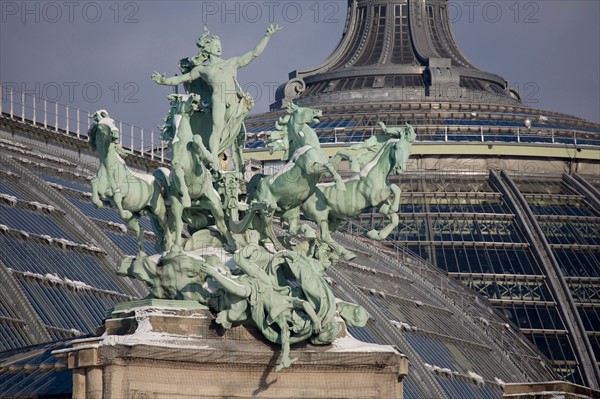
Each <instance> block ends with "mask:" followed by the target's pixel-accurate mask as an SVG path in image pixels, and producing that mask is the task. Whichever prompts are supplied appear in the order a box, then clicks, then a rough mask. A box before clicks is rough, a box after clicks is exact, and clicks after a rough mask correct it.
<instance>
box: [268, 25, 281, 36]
mask: <svg viewBox="0 0 600 399" xmlns="http://www.w3.org/2000/svg"><path fill="white" fill-rule="evenodd" d="M282 29H283V27H282V26H280V25H279V24H277V25H273V24H271V25H269V27H268V28H267V36H272V35H273V33H275V32H279V31H280V30H282Z"/></svg>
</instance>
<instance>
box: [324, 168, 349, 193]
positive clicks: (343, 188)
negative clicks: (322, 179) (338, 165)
mask: <svg viewBox="0 0 600 399" xmlns="http://www.w3.org/2000/svg"><path fill="white" fill-rule="evenodd" d="M323 166H324V167H325V169H327V171H328V172H329V174H330V175H331V176H332V177H333V180H334V181H335V188H336V189H338V190H339V191H346V185H345V184H344V181H343V180H342V176H340V175H339V173H338V172H337V171H336V170H335V168H334V167H333V165H332V164H330V163H325V164H323Z"/></svg>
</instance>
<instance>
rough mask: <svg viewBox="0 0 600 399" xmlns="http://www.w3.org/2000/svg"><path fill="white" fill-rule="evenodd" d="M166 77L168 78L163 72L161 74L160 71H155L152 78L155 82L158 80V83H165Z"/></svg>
mask: <svg viewBox="0 0 600 399" xmlns="http://www.w3.org/2000/svg"><path fill="white" fill-rule="evenodd" d="M165 79H166V78H165V75H162V74H160V73H158V72H154V73H153V74H152V80H153V81H155V82H156V83H158V84H163V83H165Z"/></svg>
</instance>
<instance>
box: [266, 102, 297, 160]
mask: <svg viewBox="0 0 600 399" xmlns="http://www.w3.org/2000/svg"><path fill="white" fill-rule="evenodd" d="M296 109H298V106H296V105H295V104H293V103H292V102H291V101H290V102H289V104H288V107H287V115H284V116H282V117H280V118H279V120H278V121H277V122H275V129H276V130H275V131H272V132H271V134H270V135H269V138H268V139H267V147H268V148H269V151H270V152H271V153H273V152H274V151H284V154H283V155H282V157H281V159H287V158H288V157H289V155H290V142H289V127H290V120H291V119H292V114H293V113H294V111H296Z"/></svg>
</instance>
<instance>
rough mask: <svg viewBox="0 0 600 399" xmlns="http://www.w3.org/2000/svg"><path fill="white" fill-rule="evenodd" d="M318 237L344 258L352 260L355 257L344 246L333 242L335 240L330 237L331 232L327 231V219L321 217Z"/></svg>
mask: <svg viewBox="0 0 600 399" xmlns="http://www.w3.org/2000/svg"><path fill="white" fill-rule="evenodd" d="M319 239H320V241H322V242H324V243H325V244H327V245H329V246H330V247H331V248H332V249H333V250H334V251H335V252H337V253H339V254H340V256H342V257H343V258H344V259H345V260H352V259H354V258H356V255H355V254H354V253H353V252H351V251H348V250H347V249H346V248H344V247H343V246H341V245H340V244H338V243H337V242H335V240H334V239H333V238H332V237H331V232H330V231H329V222H328V220H327V219H322V220H320V221H319Z"/></svg>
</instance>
